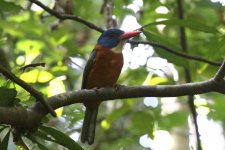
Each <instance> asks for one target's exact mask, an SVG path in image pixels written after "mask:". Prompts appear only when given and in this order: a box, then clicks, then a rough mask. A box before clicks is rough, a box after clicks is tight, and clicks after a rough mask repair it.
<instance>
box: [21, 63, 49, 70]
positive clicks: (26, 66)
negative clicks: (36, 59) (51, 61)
mask: <svg viewBox="0 0 225 150" xmlns="http://www.w3.org/2000/svg"><path fill="white" fill-rule="evenodd" d="M37 66H42V67H44V66H45V63H32V64H29V65H25V66H23V67H21V68H20V70H22V71H25V70H26V69H27V68H31V67H37Z"/></svg>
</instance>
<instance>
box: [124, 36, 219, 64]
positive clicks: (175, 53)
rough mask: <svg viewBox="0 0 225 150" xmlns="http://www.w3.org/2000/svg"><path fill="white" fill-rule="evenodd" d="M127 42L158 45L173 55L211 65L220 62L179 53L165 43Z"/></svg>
mask: <svg viewBox="0 0 225 150" xmlns="http://www.w3.org/2000/svg"><path fill="white" fill-rule="evenodd" d="M127 42H128V43H131V44H148V45H151V46H153V47H159V48H161V49H163V50H166V51H167V52H170V53H172V54H174V55H177V56H180V57H183V58H186V59H190V60H195V61H199V62H204V63H208V64H210V65H213V66H220V65H221V63H218V62H214V61H210V60H208V59H205V58H201V57H197V56H191V55H188V54H185V53H180V52H178V51H175V50H173V49H171V48H169V47H167V46H165V45H162V44H159V43H155V42H148V41H133V40H132V41H131V40H129V41H127Z"/></svg>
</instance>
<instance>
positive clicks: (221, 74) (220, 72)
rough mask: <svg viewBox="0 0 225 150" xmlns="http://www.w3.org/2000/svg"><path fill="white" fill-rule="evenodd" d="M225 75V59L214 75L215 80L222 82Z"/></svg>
mask: <svg viewBox="0 0 225 150" xmlns="http://www.w3.org/2000/svg"><path fill="white" fill-rule="evenodd" d="M224 76H225V61H224V62H223V64H222V65H221V67H220V69H219V70H218V71H217V73H216V75H215V76H214V79H215V81H217V82H220V81H223V78H224Z"/></svg>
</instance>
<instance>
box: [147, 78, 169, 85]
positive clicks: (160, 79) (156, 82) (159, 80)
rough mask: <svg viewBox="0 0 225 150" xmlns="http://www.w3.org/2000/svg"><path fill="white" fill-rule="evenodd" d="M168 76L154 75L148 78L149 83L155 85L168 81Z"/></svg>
mask: <svg viewBox="0 0 225 150" xmlns="http://www.w3.org/2000/svg"><path fill="white" fill-rule="evenodd" d="M168 81H169V80H168V78H165V77H154V78H152V79H151V80H150V82H149V85H157V84H162V83H166V82H168Z"/></svg>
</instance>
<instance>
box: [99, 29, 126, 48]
mask: <svg viewBox="0 0 225 150" xmlns="http://www.w3.org/2000/svg"><path fill="white" fill-rule="evenodd" d="M122 34H124V31H122V30H120V29H109V30H106V31H104V32H103V33H102V35H101V36H100V37H99V39H98V44H100V45H102V46H103V47H105V48H114V47H116V46H117V45H118V44H119V43H120V40H121V38H120V37H121V35H122Z"/></svg>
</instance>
